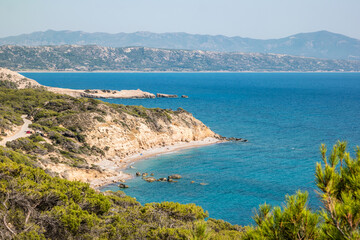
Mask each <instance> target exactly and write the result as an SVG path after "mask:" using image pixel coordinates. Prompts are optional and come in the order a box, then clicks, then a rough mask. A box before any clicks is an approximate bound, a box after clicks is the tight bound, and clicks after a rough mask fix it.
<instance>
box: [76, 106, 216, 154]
mask: <svg viewBox="0 0 360 240" xmlns="http://www.w3.org/2000/svg"><path fill="white" fill-rule="evenodd" d="M163 114H164V116H163V117H161V118H159V117H156V116H153V118H152V117H151V113H149V116H150V117H148V118H141V117H135V116H132V115H129V114H126V113H121V114H119V113H111V114H108V115H107V116H106V117H104V122H98V121H93V120H91V119H93V117H92V116H86V115H84V116H79V119H73V120H72V122H73V121H82V122H83V123H84V125H86V126H91V127H89V128H88V129H86V130H85V132H84V135H85V136H86V142H87V143H88V144H89V145H91V146H97V147H98V148H100V149H105V148H106V149H108V150H107V151H105V156H106V158H114V157H119V158H120V159H121V158H125V157H127V156H130V155H132V154H135V153H140V152H142V151H144V150H147V149H151V148H154V147H162V146H166V145H171V144H174V143H178V142H191V141H197V140H203V139H205V138H208V137H216V136H217V135H216V134H215V133H214V132H213V131H211V130H210V129H209V128H208V127H207V126H205V125H204V124H203V123H202V122H201V121H199V120H197V119H195V118H194V117H193V116H192V114H190V113H188V112H186V111H181V110H180V111H175V112H167V113H165V112H164V113H163ZM165 114H166V116H165Z"/></svg>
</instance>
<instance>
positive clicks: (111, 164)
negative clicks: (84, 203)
mask: <svg viewBox="0 0 360 240" xmlns="http://www.w3.org/2000/svg"><path fill="white" fill-rule="evenodd" d="M222 142H224V140H219V139H217V138H213V137H208V138H205V139H203V140H199V141H191V142H178V143H174V144H172V145H168V146H163V147H156V148H151V149H148V150H144V151H143V152H141V153H137V154H134V155H131V156H129V157H126V158H124V159H120V158H114V159H112V160H103V161H101V162H99V163H98V164H97V165H99V166H100V167H101V168H102V169H103V170H104V171H116V172H118V174H117V175H116V176H114V177H109V178H106V179H93V180H92V181H91V182H90V186H91V187H93V188H96V189H98V188H100V187H102V186H105V185H108V184H111V183H115V182H119V181H122V180H128V179H131V178H133V176H132V175H130V174H127V173H125V172H123V171H124V170H125V169H126V168H127V167H128V166H131V165H132V164H133V163H135V162H136V161H139V160H143V159H146V158H150V157H154V156H157V155H160V154H166V153H173V152H177V151H180V150H184V149H189V148H196V147H203V146H207V145H212V144H217V143H222Z"/></svg>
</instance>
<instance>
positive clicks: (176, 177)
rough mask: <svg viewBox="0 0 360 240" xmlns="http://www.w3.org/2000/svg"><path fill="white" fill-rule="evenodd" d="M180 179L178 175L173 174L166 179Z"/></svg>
mask: <svg viewBox="0 0 360 240" xmlns="http://www.w3.org/2000/svg"><path fill="white" fill-rule="evenodd" d="M180 178H182V177H181V175H179V174H173V175H170V176H168V179H180Z"/></svg>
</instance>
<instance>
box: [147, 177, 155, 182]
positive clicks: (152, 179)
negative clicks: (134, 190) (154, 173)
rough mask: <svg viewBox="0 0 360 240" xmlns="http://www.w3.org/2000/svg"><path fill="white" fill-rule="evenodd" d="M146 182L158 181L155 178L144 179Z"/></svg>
mask: <svg viewBox="0 0 360 240" xmlns="http://www.w3.org/2000/svg"><path fill="white" fill-rule="evenodd" d="M144 180H145V181H147V182H155V181H156V178H154V177H147V178H144Z"/></svg>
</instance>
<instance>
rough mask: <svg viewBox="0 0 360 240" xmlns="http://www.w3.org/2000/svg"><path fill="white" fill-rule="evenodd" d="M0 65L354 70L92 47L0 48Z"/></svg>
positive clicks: (257, 57) (299, 60)
mask: <svg viewBox="0 0 360 240" xmlns="http://www.w3.org/2000/svg"><path fill="white" fill-rule="evenodd" d="M0 65H1V66H3V67H6V68H9V69H12V70H17V71H21V70H45V71H180V72H181V71H185V72H186V71H233V72H241V71H258V72H259V71H260V72H262V71H297V72H309V71H360V63H359V61H346V60H326V59H316V58H308V57H296V56H291V55H283V54H264V53H239V52H231V53H224V52H204V51H195V50H171V49H170V50H169V49H156V48H146V47H126V48H112V47H99V46H94V45H88V46H76V45H63V46H46V47H45V46H41V47H22V46H6V45H5V46H0Z"/></svg>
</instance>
